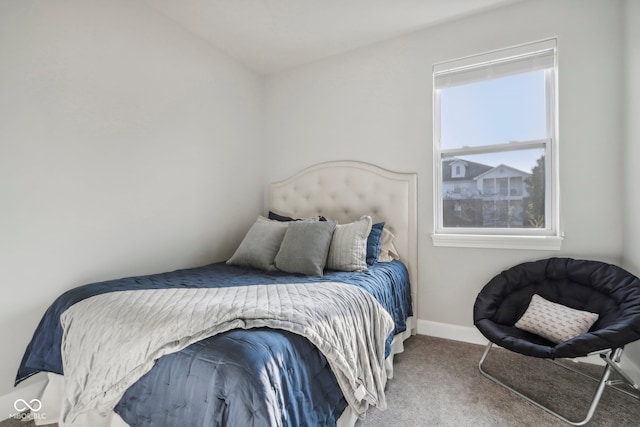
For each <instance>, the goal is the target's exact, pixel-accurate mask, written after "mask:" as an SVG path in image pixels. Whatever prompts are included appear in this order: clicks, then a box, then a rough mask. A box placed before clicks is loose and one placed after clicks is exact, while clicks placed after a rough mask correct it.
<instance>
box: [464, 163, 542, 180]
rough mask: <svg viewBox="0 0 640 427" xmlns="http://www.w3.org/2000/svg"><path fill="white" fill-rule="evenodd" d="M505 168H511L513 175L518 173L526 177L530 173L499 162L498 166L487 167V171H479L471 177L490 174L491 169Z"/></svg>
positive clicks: (478, 177) (477, 177)
mask: <svg viewBox="0 0 640 427" xmlns="http://www.w3.org/2000/svg"><path fill="white" fill-rule="evenodd" d="M505 168H506V169H509V170H511V171H513V172H515V175H520V176H522V177H526V176H529V175H531V174H530V173H528V172H524V171H521V170H520V169H516V168H514V167H512V166H509V165H505V164H502V163H501V164H499V165H498V166H496V167H494V168H491V169H489V170H488V171H485V172H483V173H481V174H480V175H477V176H476V177H475V178H473V179H480V178H482V177H484V176H485V175H489V174H490V173H491V172H493V171H496V170H498V169H505Z"/></svg>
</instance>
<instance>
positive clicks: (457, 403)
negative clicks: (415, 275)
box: [0, 335, 640, 427]
mask: <svg viewBox="0 0 640 427" xmlns="http://www.w3.org/2000/svg"><path fill="white" fill-rule="evenodd" d="M483 351H484V347H482V346H478V345H473V344H466V343H460V342H456V341H449V340H444V339H439V338H433V337H426V336H420V335H419V336H414V337H411V338H409V339H408V340H407V341H406V343H405V351H404V352H403V353H401V354H398V355H396V358H395V374H394V378H393V379H392V380H390V381H389V383H388V386H387V393H386V396H387V404H388V408H387V410H385V411H379V410H377V409H372V410H370V411H369V413H368V414H367V418H366V419H365V420H362V421H358V422H357V424H356V425H357V427H388V426H428V427H431V426H451V427H466V426H469V427H481V426H487V427H500V426H505V427H507V426H514V427H520V426H523V427H524V426H531V427H534V426H535V427H541V426H549V427H554V426H567V425H568V424H566V423H564V422H562V421H560V420H558V419H557V418H555V417H553V416H551V415H549V414H547V413H546V412H544V411H542V410H541V409H538V408H536V407H535V406H533V405H531V404H530V403H528V402H526V401H525V400H523V399H521V398H520V397H518V396H516V395H514V394H513V393H511V392H509V391H508V390H505V389H504V388H502V387H500V386H498V385H497V384H495V383H493V382H492V381H490V380H488V379H487V378H485V377H483V376H482V375H480V373H479V372H478V367H477V366H478V361H479V360H480V357H481V356H482V353H483ZM578 365H579V367H580V368H582V369H585V370H587V371H591V372H592V373H597V372H599V371H600V368H598V367H596V366H593V365H585V364H578ZM485 368H486V370H487V372H489V373H491V374H493V375H494V376H496V377H500V378H501V379H502V380H504V381H505V382H509V383H510V384H512V385H514V386H516V385H517V387H516V388H518V389H519V390H520V391H521V392H525V393H526V394H530V395H532V396H536V398H537V399H539V400H541V401H544V402H545V403H547V404H550V405H552V406H553V408H554V409H555V410H557V411H559V412H560V413H562V414H563V415H564V416H566V417H567V418H569V419H575V420H582V418H583V415H584V414H585V413H586V410H587V408H588V402H590V400H591V397H592V396H593V393H594V391H595V387H596V382H594V381H591V380H589V379H586V378H583V377H581V376H579V375H577V374H575V373H572V372H569V371H567V370H566V369H563V368H560V367H557V366H555V365H554V364H552V363H550V362H548V361H544V360H538V359H533V358H526V357H523V356H519V355H516V354H514V353H511V352H509V351H506V350H500V349H497V350H492V352H491V354H490V356H489V358H488V359H487V361H486V363H485ZM31 426H33V424H32V423H25V422H20V421H15V420H5V421H2V422H0V427H31ZM588 426H590V427H595V426H611V427H627V426H628V427H637V426H640V400H637V399H633V398H631V397H629V396H626V395H624V394H621V393H619V392H617V391H615V390H610V389H607V390H606V391H605V393H604V395H603V397H602V401H601V403H600V406H599V407H598V410H597V411H596V413H595V415H594V417H593V419H592V421H591V422H590V423H589V424H588Z"/></svg>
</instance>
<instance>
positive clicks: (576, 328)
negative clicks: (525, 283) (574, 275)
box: [515, 295, 598, 344]
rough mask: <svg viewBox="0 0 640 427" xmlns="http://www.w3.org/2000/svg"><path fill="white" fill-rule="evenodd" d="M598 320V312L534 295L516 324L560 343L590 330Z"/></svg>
mask: <svg viewBox="0 0 640 427" xmlns="http://www.w3.org/2000/svg"><path fill="white" fill-rule="evenodd" d="M596 320H598V314H597V313H590V312H588V311H582V310H576V309H573V308H570V307H566V306H564V305H562V304H557V303H555V302H551V301H547V300H546V299H544V298H542V297H541V296H540V295H534V296H532V297H531V302H530V303H529V307H527V311H525V312H524V314H523V315H522V317H521V318H520V319H519V320H518V321H517V322H516V324H515V326H516V327H517V328H520V329H522V330H525V331H527V332H531V333H532V334H536V335H539V336H541V337H543V338H546V339H548V340H549V341H551V342H554V343H556V344H560V343H561V342H564V341H567V340H570V339H571V338H574V337H577V336H578V335H582V334H584V333H586V332H588V331H589V329H591V326H593V324H594V323H595V322H596Z"/></svg>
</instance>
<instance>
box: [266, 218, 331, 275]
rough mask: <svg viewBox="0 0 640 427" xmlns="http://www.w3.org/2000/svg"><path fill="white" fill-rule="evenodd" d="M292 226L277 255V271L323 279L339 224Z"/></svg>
mask: <svg viewBox="0 0 640 427" xmlns="http://www.w3.org/2000/svg"><path fill="white" fill-rule="evenodd" d="M288 224H289V225H288V227H287V232H286V233H285V235H284V239H282V244H281V245H280V250H279V251H278V254H277V255H276V259H275V265H276V267H277V268H278V269H279V270H282V271H286V272H287V273H300V274H305V275H307V276H322V274H323V271H324V266H325V263H326V262H327V254H328V253H329V245H330V244H331V237H332V236H333V230H334V229H335V228H336V223H335V222H333V221H297V222H289V223H288Z"/></svg>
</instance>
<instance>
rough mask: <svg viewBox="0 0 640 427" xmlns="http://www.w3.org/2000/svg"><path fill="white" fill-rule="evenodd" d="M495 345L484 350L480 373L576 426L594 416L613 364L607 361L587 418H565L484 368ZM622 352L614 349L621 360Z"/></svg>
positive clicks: (617, 357) (488, 345)
mask: <svg viewBox="0 0 640 427" xmlns="http://www.w3.org/2000/svg"><path fill="white" fill-rule="evenodd" d="M492 346H493V343H491V342H490V343H489V344H487V348H486V349H485V351H484V354H483V355H482V358H481V359H480V363H479V364H478V369H479V370H480V373H481V374H482V375H484V376H485V377H487V378H489V379H490V380H491V381H493V382H495V383H496V384H499V385H501V386H502V387H504V388H506V389H507V390H509V391H511V392H512V393H515V394H516V395H518V396H520V397H522V398H523V399H525V400H527V401H528V402H530V403H531V404H533V405H535V406H537V407H538V408H540V409H542V410H544V411H546V412H548V413H549V414H551V415H553V416H555V417H557V418H559V419H561V420H562V421H564V422H566V423H568V424H571V425H574V426H583V425H585V424H587V423H588V422H589V421H590V420H591V418H592V417H593V414H594V412H595V410H596V408H597V407H598V403H600V398H601V397H602V393H603V392H604V389H605V387H606V386H607V382H608V381H609V376H610V375H611V370H612V368H611V365H610V364H608V363H607V365H606V366H605V368H604V370H603V372H602V376H601V377H600V380H599V383H598V388H597V390H596V392H595V394H594V396H593V400H592V401H591V405H590V406H589V410H588V411H587V415H586V416H585V418H584V419H583V420H582V421H571V420H569V419H567V418H565V417H564V416H562V415H560V414H559V413H557V412H555V411H553V410H552V409H550V408H548V407H546V406H544V405H542V404H541V403H539V402H537V401H535V400H533V399H532V398H530V397H528V396H526V395H524V394H522V393H521V392H519V391H518V390H516V389H514V388H513V387H511V386H508V385H507V384H505V383H503V382H502V381H500V380H499V379H497V378H496V377H494V376H492V375H490V374H488V373H487V372H486V371H485V370H484V369H482V364H483V363H484V361H485V359H486V358H487V356H488V355H489V351H490V350H491V347H492ZM621 353H622V349H616V350H615V351H614V357H613V359H614V360H616V359H617V360H619V358H620V354H621Z"/></svg>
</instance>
